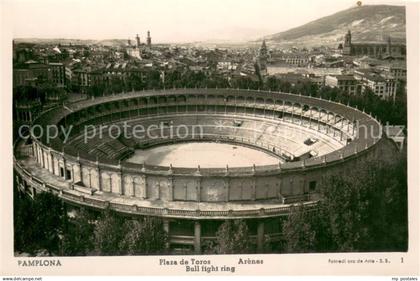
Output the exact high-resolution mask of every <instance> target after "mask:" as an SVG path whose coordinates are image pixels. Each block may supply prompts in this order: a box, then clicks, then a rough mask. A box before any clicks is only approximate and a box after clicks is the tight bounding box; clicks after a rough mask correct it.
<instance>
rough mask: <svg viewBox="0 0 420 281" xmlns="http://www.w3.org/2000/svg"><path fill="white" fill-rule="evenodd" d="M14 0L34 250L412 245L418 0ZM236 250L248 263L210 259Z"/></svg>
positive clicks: (16, 215) (23, 183)
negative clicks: (412, 35) (411, 112)
mask: <svg viewBox="0 0 420 281" xmlns="http://www.w3.org/2000/svg"><path fill="white" fill-rule="evenodd" d="M3 4H4V7H5V9H3V11H2V13H3V14H6V13H10V16H9V17H10V18H11V26H10V27H9V29H10V30H9V32H10V33H11V36H12V38H10V40H9V42H8V44H9V45H10V46H11V52H10V58H9V59H10V62H11V65H10V66H9V67H11V70H10V71H11V75H12V76H11V80H10V81H9V82H10V84H11V85H10V91H7V92H3V93H2V95H8V96H10V100H11V101H12V102H11V103H9V104H5V105H4V107H8V108H9V110H10V112H11V114H12V117H11V118H12V124H10V126H9V127H10V130H11V131H12V141H11V142H10V146H11V147H10V146H9V147H7V148H4V147H2V149H6V150H9V151H12V153H13V156H12V157H13V163H12V164H13V168H12V169H10V170H12V171H10V178H12V180H11V182H10V184H8V185H6V184H3V186H2V188H3V189H8V190H10V191H11V194H12V195H13V197H12V198H11V197H9V198H10V201H12V202H11V203H10V204H11V205H10V206H12V208H11V209H9V210H8V212H9V213H10V217H11V218H12V224H11V226H10V228H11V229H10V233H13V234H12V237H11V239H12V240H11V241H10V243H11V244H13V245H12V246H11V247H12V248H13V253H10V254H11V255H13V257H14V258H15V259H16V260H17V263H18V266H20V267H22V266H23V267H25V266H29V267H31V266H32V267H34V266H35V265H36V264H37V263H39V264H40V265H43V266H45V267H48V266H52V267H56V266H57V265H59V266H62V265H61V264H62V263H64V258H68V257H71V258H75V257H78V258H83V257H101V256H108V257H109V256H110V257H133V259H132V260H131V261H132V262H134V261H135V260H136V257H138V258H141V257H144V256H148V257H149V256H150V257H156V258H157V259H155V260H156V263H157V264H156V266H161V269H162V270H165V266H170V265H174V264H175V265H178V266H179V259H178V260H177V257H181V256H182V257H185V260H187V261H189V263H188V262H187V263H186V264H185V266H183V267H182V268H180V272H181V273H183V274H188V273H193V274H206V273H222V274H223V273H224V274H226V273H240V272H238V271H240V270H241V265H243V266H246V265H247V266H250V265H252V266H258V265H261V266H263V264H264V263H267V261H266V260H265V259H273V260H276V257H287V256H288V255H290V254H298V256H296V259H298V258H299V257H306V255H307V254H319V255H321V256H322V255H325V257H326V265H327V266H338V264H340V263H351V261H350V260H349V259H347V260H345V259H342V258H339V257H337V256H336V255H334V254H337V253H340V254H349V253H351V254H356V253H363V254H367V255H368V256H369V253H382V255H379V256H377V255H374V256H371V258H369V259H368V258H366V257H365V258H363V259H360V260H361V263H362V262H363V263H369V262H371V263H372V264H376V265H377V266H379V265H380V266H386V265H389V266H398V265H401V266H403V265H404V262H406V261H405V260H404V257H405V256H404V255H405V254H408V253H409V252H410V251H412V250H413V249H414V248H412V247H413V245H412V244H411V243H410V241H411V240H410V239H413V237H414V239H418V230H416V229H414V232H412V231H413V229H412V228H411V230H410V226H411V223H414V226H415V227H418V214H417V219H416V221H415V222H412V220H410V219H409V212H410V211H409V207H410V208H411V207H414V206H413V205H412V204H408V202H409V198H410V196H409V185H410V184H409V180H408V154H409V153H408V151H409V149H411V148H412V147H410V145H411V143H410V144H408V141H407V140H408V136H409V134H413V131H412V130H413V127H407V124H408V123H410V122H412V120H409V118H408V113H407V112H408V110H407V108H408V104H409V102H408V96H409V95H418V92H417V93H412V92H410V89H409V87H408V86H407V85H408V84H407V81H408V79H407V77H409V76H410V70H409V71H407V70H408V67H407V62H408V53H409V44H408V43H407V42H408V40H407V39H408V35H407V26H408V24H407V20H406V14H407V13H408V12H409V7H408V6H406V2H402V1H393V2H389V1H376V0H367V1H349V0H344V1H332V0H319V1H311V0H308V1H306V0H305V1H291V0H290V1H289V0H285V1H279V0H278V1H275V0H267V1H257V0H246V1H239V0H225V1H217V0H216V1H210V0H204V1H192V0H175V1H169V0H157V1H149V0H139V1H134V0H121V1H109V0H105V1H99V0H91V1H82V0H64V1H51V0H13V1H12V0H6V1H2V2H1V5H3ZM6 8H7V9H6ZM417 22H418V18H417ZM415 28H417V29H416V30H417V32H418V26H417V27H415ZM417 37H418V34H417ZM2 40H3V39H2ZM417 43H418V42H417ZM416 53H417V55H418V50H417V51H416ZM416 67H418V65H417V66H416ZM417 73H418V72H417ZM3 77H4V76H2V80H5V79H3ZM409 129H411V130H409ZM416 129H418V128H416ZM416 134H417V133H416ZM411 156H413V155H411ZM417 156H418V155H417ZM3 161H6V160H3ZM417 161H418V160H417ZM9 164H10V163H9ZM10 165H11V164H10ZM410 165H411V164H410ZM415 192H417V193H412V194H414V195H413V196H416V195H418V186H417V188H416V191H415ZM417 199H418V198H417ZM8 200H9V199H8ZM415 204H416V205H417V206H416V207H415V208H417V209H416V210H417V212H418V202H416V201H415ZM2 231H3V230H2ZM416 231H417V232H416ZM8 232H9V230H8ZM413 235H414V236H413ZM416 243H418V240H417V242H416ZM414 247H415V249H416V251H417V261H415V260H411V261H407V262H408V263H411V264H416V263H417V262H418V246H417V245H416V246H414ZM386 253H397V254H398V255H393V256H392V257H387V255H386ZM225 255H228V257H229V256H230V255H236V257H237V259H236V260H235V264H227V265H223V264H216V263H214V262H213V261H212V260H209V261H207V260H206V259H204V260H203V259H202V258H203V257H210V258H217V256H225ZM399 255H401V257H400V256H399ZM415 255H416V254H415V253H414V256H415ZM62 258H63V260H62ZM82 260H83V259H82ZM182 260H184V259H182ZM354 262H359V261H357V255H356V256H355V258H354ZM25 263H26V264H25ZM31 263H32V264H31ZM181 264H182V263H181ZM378 264H379V265H378ZM412 269H413V270H412V271H410V272H417V274H418V265H417V267H413V268H412ZM33 270H36V269H35V268H33ZM296 270H297V269H296ZM296 274H298V272H296ZM354 274H357V272H354ZM409 276H410V275H409ZM413 276H414V275H413Z"/></svg>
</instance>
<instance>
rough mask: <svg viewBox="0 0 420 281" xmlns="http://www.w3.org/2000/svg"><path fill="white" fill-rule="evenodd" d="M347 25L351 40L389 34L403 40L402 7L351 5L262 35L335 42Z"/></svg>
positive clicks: (293, 41)
mask: <svg viewBox="0 0 420 281" xmlns="http://www.w3.org/2000/svg"><path fill="white" fill-rule="evenodd" d="M349 29H350V30H351V32H352V34H353V41H381V40H384V39H385V38H386V37H387V36H391V37H392V39H393V40H394V41H400V42H401V41H403V42H405V7H404V6H389V5H369V6H361V7H354V8H350V9H347V10H344V11H340V12H338V13H335V14H333V15H330V16H327V17H323V18H320V19H318V20H315V21H312V22H309V23H307V24H304V25H302V26H299V27H296V28H292V29H289V30H287V31H284V32H280V33H276V34H273V35H269V36H265V37H264V38H265V39H266V40H267V41H268V42H269V43H272V44H304V45H337V44H338V43H340V42H342V41H343V38H344V34H345V33H346V32H347V30H349Z"/></svg>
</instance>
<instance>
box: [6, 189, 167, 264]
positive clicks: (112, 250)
mask: <svg viewBox="0 0 420 281" xmlns="http://www.w3.org/2000/svg"><path fill="white" fill-rule="evenodd" d="M14 193H15V195H14V196H15V200H14V246H15V252H17V253H27V254H29V255H31V256H37V255H40V256H43V255H59V256H85V255H144V254H162V253H166V251H167V248H166V246H167V239H168V238H167V234H166V232H165V231H164V230H163V226H162V221H161V220H159V219H155V218H151V217H137V218H133V217H124V216H121V215H118V214H117V213H115V212H113V211H111V210H109V209H107V210H105V211H103V212H96V211H91V210H88V209H85V208H78V209H72V210H69V209H68V206H67V205H66V204H65V203H63V201H62V200H60V199H59V198H58V197H57V196H55V195H53V194H51V193H40V194H38V195H36V198H35V200H32V199H31V198H29V197H28V196H27V195H26V194H22V193H20V192H17V191H15V192H14Z"/></svg>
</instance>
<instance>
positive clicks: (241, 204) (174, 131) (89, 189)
mask: <svg viewBox="0 0 420 281" xmlns="http://www.w3.org/2000/svg"><path fill="white" fill-rule="evenodd" d="M52 125H55V126H56V128H58V130H57V132H56V133H57V137H55V135H53V136H54V137H51V135H48V134H46V133H45V132H48V131H51V126H52ZM32 128H33V130H31V137H30V138H29V139H27V140H18V141H17V142H16V143H15V159H14V169H15V172H16V173H15V175H16V178H15V180H16V182H17V183H18V186H19V188H20V189H21V190H22V191H24V192H27V193H29V194H30V195H32V196H34V195H35V194H36V193H37V192H44V191H50V192H53V193H55V194H57V195H58V196H59V197H61V198H62V199H63V200H65V201H66V202H69V203H71V204H75V205H83V206H87V207H91V208H96V209H105V208H108V207H109V208H111V209H113V210H115V211H117V212H120V213H125V214H127V215H144V216H156V217H161V218H163V220H164V228H165V230H166V231H167V232H168V234H169V238H170V239H169V243H170V246H171V247H173V248H174V249H178V248H187V249H190V250H191V251H194V252H195V253H200V252H201V249H202V245H203V243H204V242H205V241H206V240H212V239H213V240H214V239H215V232H216V230H217V227H218V225H220V224H221V223H222V222H223V220H226V219H244V220H245V221H246V222H247V224H248V226H249V229H250V231H251V233H252V234H253V239H254V242H255V244H256V247H257V249H258V251H262V249H263V248H264V247H265V245H264V243H265V241H266V240H270V241H276V239H280V237H279V235H280V234H279V233H280V223H279V217H282V216H285V215H287V214H288V213H289V212H290V210H291V208H293V206H295V205H297V204H303V205H304V206H305V207H306V208H316V203H317V201H318V200H320V192H319V189H320V186H322V182H323V180H324V178H325V176H330V175H340V174H343V173H345V171H346V169H349V168H351V167H353V166H354V165H357V163H358V162H359V161H366V159H368V158H369V159H371V158H375V157H378V156H379V155H381V150H382V149H383V148H384V147H386V144H387V143H388V140H387V139H386V137H385V136H382V134H381V131H382V127H381V124H380V123H379V122H378V121H377V120H375V118H373V117H372V116H370V115H369V114H366V113H364V112H362V111H360V110H358V109H355V108H352V107H349V106H346V105H343V104H340V103H335V102H330V101H327V100H323V99H319V98H312V97H307V96H299V95H293V94H287V93H279V92H270V91H254V90H239V89H172V90H161V91H141V92H131V93H124V94H120V95H114V96H106V97H100V98H95V99H90V100H85V101H81V102H77V103H71V104H66V105H62V106H59V107H56V108H53V109H50V110H48V111H45V112H43V113H42V114H41V115H40V116H39V117H38V118H37V119H36V120H35V122H34V124H33V127H32ZM41 132H44V133H43V134H41ZM267 238H269V239H267Z"/></svg>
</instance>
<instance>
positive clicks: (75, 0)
mask: <svg viewBox="0 0 420 281" xmlns="http://www.w3.org/2000/svg"><path fill="white" fill-rule="evenodd" d="M356 2H357V1H356V0H3V2H2V4H4V6H3V8H4V11H7V13H8V14H9V15H10V17H11V21H12V25H13V26H12V29H13V37H14V38H68V39H127V38H131V39H132V40H133V39H134V37H135V35H136V34H137V33H138V34H139V36H140V38H141V40H142V42H144V41H145V38H146V33H147V31H148V30H150V32H151V36H152V41H153V42H156V43H185V42H197V41H217V40H221V41H246V40H253V39H257V38H260V37H262V36H265V35H270V34H273V33H277V32H281V31H285V30H288V29H290V28H293V27H296V26H300V25H302V24H305V23H307V22H309V21H312V20H316V19H318V18H321V17H323V16H327V15H330V14H333V13H336V12H338V11H341V10H344V9H348V8H350V7H354V6H356ZM362 2H363V5H367V4H402V2H401V0H390V1H389V0H382V1H379V0H362Z"/></svg>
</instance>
